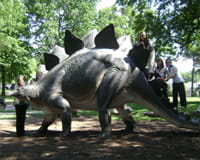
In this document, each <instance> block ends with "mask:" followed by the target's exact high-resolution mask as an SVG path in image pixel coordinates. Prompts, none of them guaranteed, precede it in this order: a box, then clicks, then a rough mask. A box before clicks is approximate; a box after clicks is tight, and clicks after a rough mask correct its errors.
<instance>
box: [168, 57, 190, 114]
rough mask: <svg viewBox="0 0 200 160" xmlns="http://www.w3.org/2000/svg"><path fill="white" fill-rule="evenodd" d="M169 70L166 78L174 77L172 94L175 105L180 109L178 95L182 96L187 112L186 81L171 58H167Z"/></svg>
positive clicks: (176, 108)
mask: <svg viewBox="0 0 200 160" xmlns="http://www.w3.org/2000/svg"><path fill="white" fill-rule="evenodd" d="M166 66H167V68H168V70H167V78H166V80H169V79H172V80H173V84H172V95H173V106H174V108H175V110H178V95H179V97H180V102H181V106H183V107H184V111H185V113H186V114H187V102H186V94H185V87H184V81H183V78H182V76H181V75H180V74H179V72H178V69H177V67H176V66H174V65H172V62H171V60H170V59H169V58H168V59H167V60H166Z"/></svg>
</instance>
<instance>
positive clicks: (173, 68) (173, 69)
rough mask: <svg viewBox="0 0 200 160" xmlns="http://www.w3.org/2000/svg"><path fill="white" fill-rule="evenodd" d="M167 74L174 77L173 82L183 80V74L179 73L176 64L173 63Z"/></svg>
mask: <svg viewBox="0 0 200 160" xmlns="http://www.w3.org/2000/svg"><path fill="white" fill-rule="evenodd" d="M167 75H168V77H170V78H172V79H173V83H181V82H183V78H182V76H181V75H180V74H179V72H178V70H177V67H176V66H174V65H172V66H171V67H170V68H168V70H167Z"/></svg>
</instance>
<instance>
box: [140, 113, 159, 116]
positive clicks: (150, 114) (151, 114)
mask: <svg viewBox="0 0 200 160" xmlns="http://www.w3.org/2000/svg"><path fill="white" fill-rule="evenodd" d="M143 114H144V115H145V116H149V117H160V116H159V115H158V114H156V113H154V112H144V113H143Z"/></svg>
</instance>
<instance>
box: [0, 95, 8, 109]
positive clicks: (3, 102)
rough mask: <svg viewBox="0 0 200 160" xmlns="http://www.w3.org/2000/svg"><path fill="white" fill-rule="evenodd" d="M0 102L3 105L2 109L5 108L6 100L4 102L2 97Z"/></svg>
mask: <svg viewBox="0 0 200 160" xmlns="http://www.w3.org/2000/svg"><path fill="white" fill-rule="evenodd" d="M0 104H2V105H3V109H4V110H5V109H6V106H7V104H6V102H5V100H4V99H3V98H0Z"/></svg>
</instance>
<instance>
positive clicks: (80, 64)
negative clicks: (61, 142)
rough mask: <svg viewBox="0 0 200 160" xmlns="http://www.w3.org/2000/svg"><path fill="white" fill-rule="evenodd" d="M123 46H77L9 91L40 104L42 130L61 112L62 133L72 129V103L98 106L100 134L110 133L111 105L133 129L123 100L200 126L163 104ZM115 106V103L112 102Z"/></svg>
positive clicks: (176, 121)
mask: <svg viewBox="0 0 200 160" xmlns="http://www.w3.org/2000/svg"><path fill="white" fill-rule="evenodd" d="M126 55H127V53H125V52H124V51H123V50H121V49H101V48H96V49H95V48H94V49H86V48H84V49H81V50H79V51H77V52H75V53H74V54H73V55H72V56H70V57H68V58H67V59H65V60H64V61H62V62H61V63H60V64H58V65H56V66H55V67H54V68H53V69H52V70H50V71H49V72H48V73H47V74H46V75H45V76H44V77H42V78H41V79H39V80H38V81H37V82H36V83H35V84H32V85H28V86H26V87H24V88H20V89H19V90H17V91H14V92H13V93H10V95H14V96H16V97H18V98H22V99H26V100H27V101H28V102H31V103H34V104H35V105H38V106H41V108H42V109H43V110H44V111H45V113H46V116H45V118H44V120H43V123H42V126H41V128H40V129H39V131H40V132H45V131H47V129H48V126H49V125H50V124H51V123H53V122H54V120H55V119H56V118H57V117H58V116H60V117H61V120H62V126H63V132H62V134H63V135H67V134H69V133H70V130H71V108H72V109H83V110H98V111H99V120H100V124H101V128H102V134H101V136H102V137H107V136H110V133H111V118H110V117H111V116H110V113H109V108H117V110H118V112H119V114H120V115H121V116H122V119H123V121H124V122H125V124H126V126H127V127H126V129H127V130H128V131H132V130H133V129H134V127H135V123H134V120H133V118H132V115H131V114H130V112H129V111H128V110H126V109H125V108H124V107H123V105H124V104H126V103H129V102H133V103H137V104H141V105H143V106H145V107H147V108H149V109H151V110H152V111H154V112H155V113H157V114H159V115H160V116H161V117H163V118H165V119H166V120H168V121H169V122H171V123H173V124H175V125H177V126H179V127H183V128H189V129H195V130H200V122H199V121H195V120H186V119H185V118H184V117H182V116H178V115H177V114H175V113H173V112H172V111H170V110H168V109H167V107H165V106H163V104H162V103H161V101H160V100H159V98H158V97H157V96H156V95H155V93H154V92H153V90H152V88H151V86H150V85H149V84H148V82H147V80H146V78H145V77H144V75H143V73H142V72H141V71H140V70H139V69H138V68H137V67H136V66H135V64H134V62H132V61H131V59H130V58H129V57H127V56H126ZM116 106H118V107H116Z"/></svg>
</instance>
